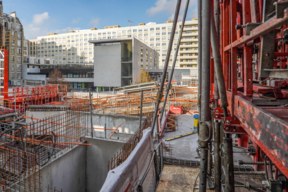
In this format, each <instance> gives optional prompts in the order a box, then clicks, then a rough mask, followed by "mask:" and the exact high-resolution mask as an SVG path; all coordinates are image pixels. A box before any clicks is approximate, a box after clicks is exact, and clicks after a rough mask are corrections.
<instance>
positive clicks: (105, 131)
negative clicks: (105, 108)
mask: <svg viewBox="0 0 288 192" xmlns="http://www.w3.org/2000/svg"><path fill="white" fill-rule="evenodd" d="M104 132H105V133H104V134H105V139H106V137H107V134H106V123H105V124H104Z"/></svg>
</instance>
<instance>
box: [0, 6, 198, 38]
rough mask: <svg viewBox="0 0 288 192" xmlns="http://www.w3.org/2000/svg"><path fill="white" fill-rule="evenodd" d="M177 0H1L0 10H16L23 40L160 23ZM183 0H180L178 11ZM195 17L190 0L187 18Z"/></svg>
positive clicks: (7, 11) (171, 16) (194, 9)
mask: <svg viewBox="0 0 288 192" xmlns="http://www.w3.org/2000/svg"><path fill="white" fill-rule="evenodd" d="M176 2H177V0H102V1H100V0H49V1H45V0H26V1H25V0H3V4H4V13H10V5H11V11H12V12H13V11H16V13H17V16H18V18H19V19H20V21H21V22H22V24H23V26H24V33H25V37H26V38H27V39H34V38H36V37H37V36H41V35H47V33H50V32H57V33H65V32H68V31H69V30H71V29H89V28H92V27H96V28H98V29H103V28H104V27H105V26H109V25H120V26H122V27H125V26H129V23H128V20H131V21H132V22H133V24H132V25H138V23H148V22H157V23H164V22H166V21H167V20H168V19H171V18H173V13H174V11H175V6H176ZM185 3H186V0H182V9H181V10H182V11H181V15H180V18H182V14H183V13H182V12H183V9H184V5H185ZM195 17H197V0H190V7H189V12H188V15H187V18H186V19H187V20H188V19H189V20H190V19H191V18H195Z"/></svg>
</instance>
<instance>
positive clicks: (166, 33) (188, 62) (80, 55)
mask: <svg viewBox="0 0 288 192" xmlns="http://www.w3.org/2000/svg"><path fill="white" fill-rule="evenodd" d="M172 25H173V21H171V20H170V21H167V23H163V24H156V23H154V22H150V23H147V24H145V23H140V24H139V26H131V27H120V26H119V25H115V26H107V27H105V29H96V28H92V29H89V30H74V31H72V30H71V31H69V33H64V34H57V33H50V34H48V35H47V36H41V37H37V57H46V58H51V59H53V60H55V62H56V63H59V64H61V63H76V64H77V63H93V62H94V52H93V46H92V44H90V43H88V41H91V40H104V39H123V38H131V37H137V38H138V39H140V40H142V41H143V42H144V43H146V44H147V45H149V46H150V47H152V48H154V49H155V50H156V51H157V52H158V53H159V67H160V68H162V67H163V65H164V62H165V58H166V54H167V48H168V44H169V40H170V39H169V38H170V35H171V30H172ZM180 27H181V22H178V24H177V29H176V34H175V37H174V42H173V49H172V52H171V56H170V62H169V66H172V61H173V57H174V52H175V50H176V47H177V41H178V38H179V30H180ZM197 56H198V19H192V20H189V21H186V22H185V26H184V33H183V35H182V40H181V45H180V50H179V53H178V57H177V63H176V68H197Z"/></svg>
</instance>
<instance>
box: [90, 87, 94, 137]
mask: <svg viewBox="0 0 288 192" xmlns="http://www.w3.org/2000/svg"><path fill="white" fill-rule="evenodd" d="M89 100H90V121H91V137H92V138H93V132H94V130H93V122H92V93H91V88H89Z"/></svg>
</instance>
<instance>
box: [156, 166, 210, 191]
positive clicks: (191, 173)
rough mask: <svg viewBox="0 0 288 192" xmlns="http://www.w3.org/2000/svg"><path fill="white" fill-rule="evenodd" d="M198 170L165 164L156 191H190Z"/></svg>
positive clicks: (197, 184)
mask: <svg viewBox="0 0 288 192" xmlns="http://www.w3.org/2000/svg"><path fill="white" fill-rule="evenodd" d="M199 170H200V169H199V168H192V167H181V166H175V165H165V166H164V169H163V172H162V175H161V178H160V181H159V184H158V186H157V189H156V192H182V191H185V192H192V191H193V185H194V182H195V179H196V177H197V175H198V173H199ZM198 186H199V178H198V179H197V181H196V187H198ZM195 191H198V190H196V189H195ZM206 191H208V192H210V191H214V190H206Z"/></svg>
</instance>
